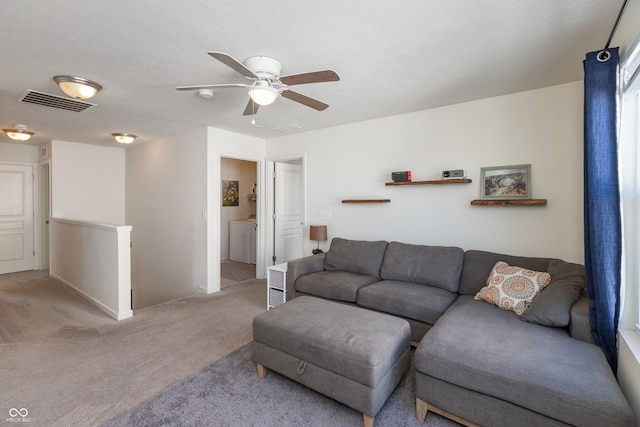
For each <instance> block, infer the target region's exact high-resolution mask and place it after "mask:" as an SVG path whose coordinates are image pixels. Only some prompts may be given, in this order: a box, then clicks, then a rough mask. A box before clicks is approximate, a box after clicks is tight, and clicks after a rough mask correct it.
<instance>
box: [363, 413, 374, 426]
mask: <svg viewBox="0 0 640 427" xmlns="http://www.w3.org/2000/svg"><path fill="white" fill-rule="evenodd" d="M362 418H363V421H364V427H373V422H374V420H375V418H373V417H372V416H370V415H367V414H362Z"/></svg>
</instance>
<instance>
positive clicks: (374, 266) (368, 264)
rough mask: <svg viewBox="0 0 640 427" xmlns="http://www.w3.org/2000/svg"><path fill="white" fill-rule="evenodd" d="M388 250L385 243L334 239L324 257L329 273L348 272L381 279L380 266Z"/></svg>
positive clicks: (325, 267) (325, 266)
mask: <svg viewBox="0 0 640 427" xmlns="http://www.w3.org/2000/svg"><path fill="white" fill-rule="evenodd" d="M386 249H387V242H385V241H362V240H347V239H342V238H340V237H334V238H333V239H332V240H331V247H330V248H329V252H327V253H326V254H325V257H324V269H325V270H327V271H348V272H350V273H358V274H366V275H368V276H374V277H380V266H381V265H382V260H383V259H384V252H385V250H386Z"/></svg>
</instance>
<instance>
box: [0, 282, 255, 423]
mask: <svg viewBox="0 0 640 427" xmlns="http://www.w3.org/2000/svg"><path fill="white" fill-rule="evenodd" d="M265 282H266V281H264V280H250V281H247V282H244V283H241V284H238V285H235V286H231V287H229V288H228V289H224V290H222V291H221V292H218V293H216V294H211V295H204V294H196V295H192V296H189V297H185V298H181V299H179V300H175V301H170V302H167V303H164V304H159V305H156V306H152V307H145V308H143V309H139V310H135V311H134V315H133V317H132V318H130V319H126V320H122V321H120V322H118V321H116V320H113V319H112V318H110V317H109V316H107V315H106V314H104V313H103V312H102V311H100V310H98V309H97V308H95V307H94V306H93V305H91V304H89V303H88V302H86V301H85V300H84V299H82V298H80V297H78V296H77V295H76V294H74V293H72V292H71V291H69V289H68V288H67V287H66V286H65V285H63V284H61V283H60V282H58V281H56V280H54V279H51V278H49V277H48V273H47V272H46V271H32V272H24V273H14V274H5V275H0V425H2V426H4V425H5V424H3V422H4V421H5V419H6V418H7V417H8V416H9V410H10V409H11V408H17V409H21V408H26V409H27V410H28V412H29V418H30V420H31V421H30V422H29V423H28V425H29V427H40V426H43V427H58V426H60V427H67V426H102V425H104V424H105V423H107V422H109V421H110V420H112V419H113V418H115V417H117V416H120V415H121V414H124V413H126V412H127V411H130V410H132V409H134V408H136V407H137V406H138V405H140V404H142V403H144V402H146V401H148V400H149V399H152V398H153V397H154V396H156V395H158V394H159V393H162V392H163V390H166V389H167V388H168V387H171V385H173V384H175V383H176V382H178V381H181V380H183V379H185V378H187V377H188V376H189V375H192V374H193V373H195V372H199V371H200V370H201V369H203V368H205V367H207V366H209V365H210V364H211V363H213V362H214V361H216V360H218V359H220V358H222V357H224V356H226V355H227V354H229V353H231V352H232V351H233V350H234V349H237V348H238V347H240V346H242V345H244V344H246V343H248V342H250V341H251V338H252V327H251V325H252V320H253V318H254V317H255V316H256V315H257V314H259V313H262V312H264V311H265V310H266V292H265V289H266V283H265ZM10 424H13V425H27V424H24V423H20V422H17V423H9V422H7V423H6V425H7V426H8V425H10Z"/></svg>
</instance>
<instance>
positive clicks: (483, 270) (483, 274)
mask: <svg viewBox="0 0 640 427" xmlns="http://www.w3.org/2000/svg"><path fill="white" fill-rule="evenodd" d="M498 261H504V262H506V263H507V264H509V265H517V266H520V267H524V268H528V269H530V270H535V271H549V270H548V266H549V261H550V259H549V258H534V257H521V256H513V255H504V254H498V253H494V252H486V251H475V250H470V251H466V252H465V253H464V264H463V266H462V274H461V275H460V288H459V290H458V293H460V295H475V294H476V293H477V292H478V291H479V290H480V289H482V287H484V286H485V285H486V281H487V277H489V273H490V272H491V269H492V268H493V266H494V265H495V264H496V262H498Z"/></svg>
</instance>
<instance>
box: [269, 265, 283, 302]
mask: <svg viewBox="0 0 640 427" xmlns="http://www.w3.org/2000/svg"><path fill="white" fill-rule="evenodd" d="M286 301H287V263H286V262H283V263H282V264H276V265H272V266H271V267H267V310H269V309H270V308H273V307H276V306H278V305H280V304H282V303H284V302H286Z"/></svg>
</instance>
